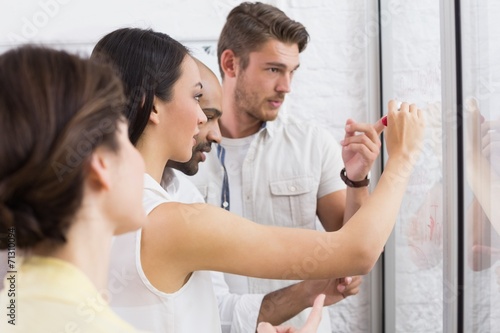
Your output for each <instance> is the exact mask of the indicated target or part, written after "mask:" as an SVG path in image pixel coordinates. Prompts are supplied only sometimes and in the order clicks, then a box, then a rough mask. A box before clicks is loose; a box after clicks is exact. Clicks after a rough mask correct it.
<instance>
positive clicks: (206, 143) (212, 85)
mask: <svg viewBox="0 0 500 333" xmlns="http://www.w3.org/2000/svg"><path fill="white" fill-rule="evenodd" d="M200 74H201V83H202V84H203V90H202V94H203V96H201V97H200V107H201V109H202V110H203V112H204V113H205V115H206V116H207V122H206V123H204V124H202V125H200V126H199V130H200V132H199V133H198V135H197V136H195V139H196V145H195V146H194V147H193V155H192V156H191V159H190V160H189V161H188V162H186V163H179V162H175V161H169V162H168V163H167V166H168V167H171V168H175V169H177V170H179V171H182V172H183V173H185V174H186V175H188V176H192V175H194V174H196V173H197V172H198V163H200V162H203V161H205V158H206V157H205V153H208V152H210V150H211V149H212V147H211V146H212V142H216V143H219V142H220V140H221V134H220V128H219V118H220V117H221V116H222V90H221V87H220V83H219V81H218V80H217V78H216V77H215V76H214V75H213V73H211V72H209V70H208V69H207V68H202V67H200Z"/></svg>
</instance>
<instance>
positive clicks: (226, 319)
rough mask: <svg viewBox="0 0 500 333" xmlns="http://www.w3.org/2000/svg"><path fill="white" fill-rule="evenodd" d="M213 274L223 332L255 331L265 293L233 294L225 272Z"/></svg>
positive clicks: (240, 332)
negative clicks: (225, 277)
mask: <svg viewBox="0 0 500 333" xmlns="http://www.w3.org/2000/svg"><path fill="white" fill-rule="evenodd" d="M211 274H212V282H213V285H214V291H215V295H216V296H217V301H218V303H219V313H220V317H221V318H220V319H221V326H222V333H248V332H255V328H256V324H257V317H258V315H259V311H260V306H261V304H262V299H263V298H264V294H246V295H238V294H231V293H230V292H229V286H228V285H227V283H226V281H225V280H224V274H223V273H220V272H211Z"/></svg>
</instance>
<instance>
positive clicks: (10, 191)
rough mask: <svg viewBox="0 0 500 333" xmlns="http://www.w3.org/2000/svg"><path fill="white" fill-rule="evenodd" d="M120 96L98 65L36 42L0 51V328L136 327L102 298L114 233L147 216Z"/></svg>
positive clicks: (129, 329)
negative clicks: (2, 266) (0, 266)
mask: <svg viewBox="0 0 500 333" xmlns="http://www.w3.org/2000/svg"><path fill="white" fill-rule="evenodd" d="M124 102H125V99H124V95H123V88H122V84H121V82H120V80H119V79H118V78H117V77H116V75H115V73H114V72H113V71H112V70H111V69H110V68H108V67H106V66H103V65H102V64H96V63H94V62H92V61H89V60H83V59H80V58H79V57H77V56H74V55H70V54H68V53H65V52H63V51H55V50H50V49H46V48H42V47H34V46H23V47H20V48H17V49H13V50H11V51H8V52H6V53H4V54H3V55H1V56H0V133H1V135H2V139H1V140H0V161H1V163H0V234H7V235H8V237H7V242H5V241H3V240H2V242H0V248H1V249H7V251H8V259H9V262H8V264H9V271H8V273H7V276H6V279H5V288H4V290H3V291H2V293H1V294H0V304H1V305H2V308H3V309H4V310H5V309H6V308H7V311H8V313H7V317H5V315H2V317H3V318H2V320H1V321H0V331H1V332H69V331H71V332H92V333H95V332H103V333H104V332H106V333H108V332H135V330H134V329H133V328H132V327H131V326H130V325H129V324H128V323H126V322H124V321H122V320H121V319H120V318H119V317H118V316H117V315H115V314H114V313H113V312H112V311H111V309H110V308H109V306H108V304H107V300H105V298H103V296H104V297H109V292H108V290H107V274H108V264H109V252H110V249H111V243H112V237H113V235H115V234H120V233H123V232H127V231H132V230H136V229H138V228H139V227H141V226H142V225H143V223H144V222H145V220H146V217H145V214H144V210H143V208H142V206H141V194H142V187H143V172H144V162H143V160H142V159H141V156H140V155H139V153H138V152H137V150H136V149H135V148H134V147H133V145H132V144H131V143H130V141H129V139H128V136H127V121H126V119H125V118H124V117H123V113H122V111H123V107H124ZM101 294H103V295H101Z"/></svg>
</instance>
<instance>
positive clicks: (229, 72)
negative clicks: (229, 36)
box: [220, 50, 238, 77]
mask: <svg viewBox="0 0 500 333" xmlns="http://www.w3.org/2000/svg"><path fill="white" fill-rule="evenodd" d="M237 62H238V59H237V58H236V55H235V54H234V52H233V50H224V52H222V54H221V56H220V65H221V68H222V71H223V72H224V76H225V77H235V76H236V67H237V65H238V64H237Z"/></svg>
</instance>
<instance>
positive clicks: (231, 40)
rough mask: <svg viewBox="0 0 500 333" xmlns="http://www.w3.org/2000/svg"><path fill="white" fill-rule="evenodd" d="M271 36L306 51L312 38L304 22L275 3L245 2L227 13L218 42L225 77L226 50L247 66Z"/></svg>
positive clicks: (218, 51)
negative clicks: (291, 15)
mask: <svg viewBox="0 0 500 333" xmlns="http://www.w3.org/2000/svg"><path fill="white" fill-rule="evenodd" d="M270 39H276V40H278V41H280V42H282V43H292V44H297V45H298V48H299V52H302V51H303V50H304V49H305V48H306V46H307V43H308V41H309V34H308V32H307V30H306V28H305V27H304V26H303V25H302V24H301V23H299V22H297V21H294V20H292V19H290V18H289V17H288V16H287V15H286V14H285V13H284V12H283V11H281V10H280V9H278V8H276V7H274V6H271V5H268V4H264V3H261V2H254V3H252V2H243V3H241V4H240V5H238V6H236V7H235V8H233V9H232V10H231V12H230V13H229V15H228V16H227V20H226V23H225V25H224V27H223V28H222V32H221V34H220V37H219V42H218V45H217V58H218V61H219V70H220V72H221V77H222V78H224V72H223V71H222V68H221V66H220V60H221V55H222V52H224V50H228V49H229V50H232V51H233V52H234V54H235V55H236V56H237V57H239V58H240V59H241V63H240V65H241V67H242V68H243V69H246V68H247V66H248V62H249V57H248V55H249V53H250V52H253V51H257V50H259V48H260V47H261V46H262V45H263V44H265V43H266V42H267V41H268V40H270Z"/></svg>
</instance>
